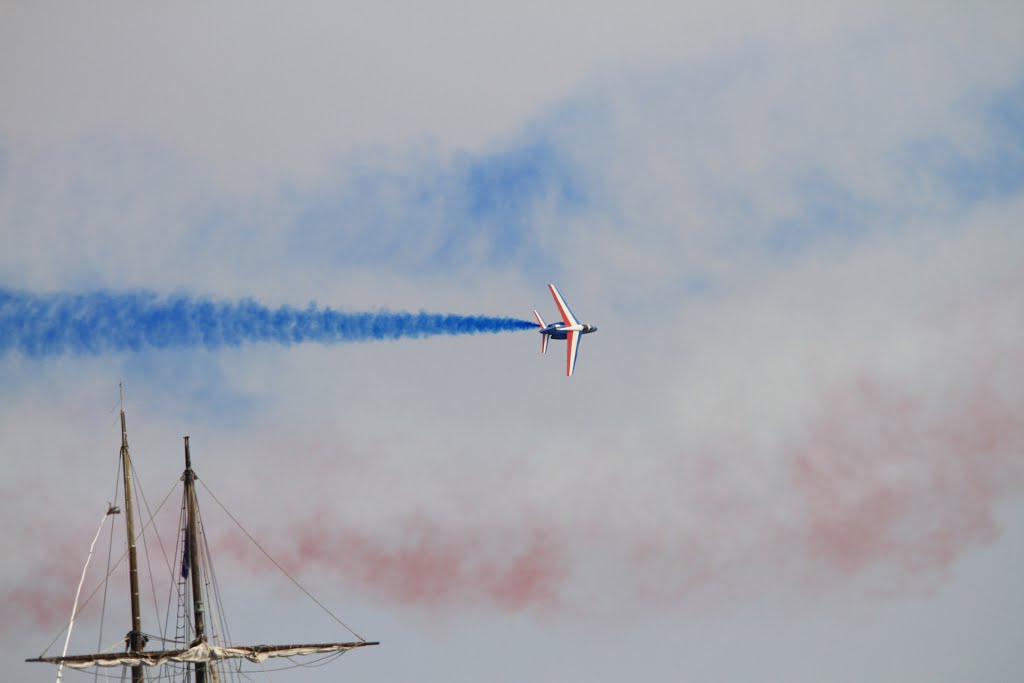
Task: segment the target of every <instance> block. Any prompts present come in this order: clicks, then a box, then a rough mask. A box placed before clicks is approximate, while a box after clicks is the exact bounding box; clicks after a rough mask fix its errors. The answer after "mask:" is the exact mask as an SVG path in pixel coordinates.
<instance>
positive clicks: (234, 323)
mask: <svg viewBox="0 0 1024 683" xmlns="http://www.w3.org/2000/svg"><path fill="white" fill-rule="evenodd" d="M533 328H536V324H534V323H532V322H529V321H527V320H517V319H515V318H495V317H488V316H480V315H452V314H441V313H426V312H422V311H421V312H419V313H392V312H390V311H377V312H368V313H345V312H342V311H336V310H333V309H330V308H318V307H316V306H315V305H314V304H310V305H309V306H308V307H307V308H305V309H299V308H294V307H291V306H281V307H279V308H268V307H267V306H264V305H262V304H259V303H257V302H256V301H253V300H252V299H242V300H240V301H234V302H216V301H211V300H209V299H206V298H194V297H189V296H183V295H175V296H170V297H166V298H160V297H158V296H157V295H156V294H154V293H152V292H144V291H140V292H127V293H115V292H106V291H100V292H91V293H86V294H70V293H58V294H33V293H31V292H25V291H18V290H8V289H0V354H7V353H11V352H21V353H23V354H25V355H27V356H31V357H40V356H53V355H60V354H66V353H67V354H99V353H105V352H111V351H142V350H145V349H167V348H188V347H202V348H207V349H219V348H222V347H225V346H229V347H237V346H240V345H242V344H243V343H246V342H270V343H275V344H285V345H288V344H299V343H302V342H319V343H321V344H334V343H341V342H368V341H377V340H383V339H401V338H403V337H411V338H417V337H429V336H434V335H456V334H478V333H486V332H490V333H496V332H510V331H514V330H526V329H533Z"/></svg>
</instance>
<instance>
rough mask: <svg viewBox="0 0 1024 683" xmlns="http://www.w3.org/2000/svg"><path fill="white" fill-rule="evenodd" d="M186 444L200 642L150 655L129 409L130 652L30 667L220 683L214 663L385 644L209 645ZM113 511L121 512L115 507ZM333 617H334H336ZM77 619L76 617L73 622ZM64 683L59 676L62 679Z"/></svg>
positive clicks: (189, 549) (190, 563) (187, 555)
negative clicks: (176, 667) (183, 667)
mask: <svg viewBox="0 0 1024 683" xmlns="http://www.w3.org/2000/svg"><path fill="white" fill-rule="evenodd" d="M184 439H185V471H184V473H183V474H182V476H181V480H182V481H183V482H184V488H185V494H184V497H185V515H186V526H185V529H186V532H185V537H186V538H185V549H184V551H183V558H182V561H183V573H184V572H185V571H187V572H189V573H190V574H191V583H192V585H191V588H192V590H191V594H192V615H193V630H194V638H193V639H192V641H191V642H190V643H189V644H188V647H182V648H178V649H170V650H146V649H145V647H146V644H147V641H148V640H149V639H148V638H147V636H146V635H145V634H144V633H143V631H142V612H141V608H140V605H139V578H138V557H137V553H136V548H135V542H136V536H135V522H134V500H133V496H132V480H131V473H132V464H131V453H130V452H129V449H128V431H127V427H126V422H125V413H124V409H123V408H122V409H121V469H122V471H123V480H124V495H125V500H124V517H125V527H126V533H127V537H128V576H129V591H130V593H131V600H130V602H131V616H132V627H131V630H130V631H129V632H128V633H127V635H126V636H125V644H126V650H125V651H124V652H122V653H113V652H100V653H94V654H83V655H63V656H60V657H45V656H41V657H37V658H33V659H27V660H25V661H27V662H46V663H49V664H57V665H59V666H62V667H65V666H66V667H69V668H73V669H85V668H89V667H93V666H98V667H115V666H128V667H131V672H132V673H131V680H132V683H145V667H155V666H161V665H164V664H168V663H172V662H178V663H186V664H191V665H192V670H193V673H194V678H193V680H194V681H195V683H207V674H208V673H210V672H212V674H213V683H217V679H218V677H217V675H216V669H213V668H211V667H210V664H211V663H212V662H218V661H222V660H232V659H245V660H248V661H250V662H254V663H262V662H264V661H266V660H267V659H268V658H271V657H296V656H303V655H316V654H330V653H341V652H345V651H348V650H352V649H355V648H361V647H366V646H370V645H379V643H378V642H376V641H367V640H363V639H360V640H356V641H350V642H333V643H300V644H288V645H228V646H219V645H215V644H211V643H210V642H208V639H207V636H206V623H205V622H206V616H205V611H206V610H205V607H204V604H203V591H202V565H201V562H202V559H201V558H202V556H201V553H200V544H199V534H198V524H197V520H198V517H199V514H198V502H197V500H196V490H195V481H196V475H195V472H194V471H193V470H192V455H191V452H190V450H189V443H188V441H189V437H187V436H186V437H184ZM111 510H115V511H116V508H113V507H111ZM332 616H333V615H332ZM72 618H73V617H72ZM58 680H59V676H58Z"/></svg>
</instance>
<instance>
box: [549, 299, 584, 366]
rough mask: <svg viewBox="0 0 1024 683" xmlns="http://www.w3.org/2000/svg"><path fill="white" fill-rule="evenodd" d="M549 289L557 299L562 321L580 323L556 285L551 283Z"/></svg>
mask: <svg viewBox="0 0 1024 683" xmlns="http://www.w3.org/2000/svg"><path fill="white" fill-rule="evenodd" d="M548 289H550V290H551V296H552V297H553V298H554V300H555V305H556V306H558V314H559V315H561V316H562V322H563V323H565V324H566V325H568V326H570V327H573V326H575V325H578V324H579V323H577V322H576V317H575V316H574V315H573V314H572V311H570V310H569V307H568V306H566V304H565V301H563V300H562V295H561V294H559V293H558V290H557V289H555V286H554V285H552V284H549V285H548ZM575 355H576V352H575V351H573V356H575Z"/></svg>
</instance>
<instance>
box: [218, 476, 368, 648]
mask: <svg viewBox="0 0 1024 683" xmlns="http://www.w3.org/2000/svg"><path fill="white" fill-rule="evenodd" d="M199 483H200V484H201V485H202V487H203V490H204V491H206V492H207V493H208V494H210V497H211V498H213V500H214V501H215V502H216V503H217V505H219V506H220V509H221V510H223V511H224V514H226V515H227V516H228V517H230V518H231V521H232V522H234V523H235V526H237V527H238V528H239V529H241V530H242V533H243V534H245V535H246V536H247V537H248V538H249V540H250V541H252V543H253V545H255V546H256V547H257V548H259V550H260V552H261V553H263V555H264V556H266V558H267V559H268V560H270V561H271V562H272V563H273V564H274V566H275V567H277V568H278V569H279V570H281V573H282V574H284V575H285V576H287V577H288V580H289V581H291V582H292V583H294V584H295V586H296V587H297V588H298V589H299V590H301V591H302V592H303V593H305V594H306V597H308V598H309V599H310V600H312V601H313V602H314V603H316V604H317V606H318V607H320V609H322V610H323V611H324V612H326V613H327V614H328V615H329V616H330V617H331V618H332V619H334V620H335V621H336V622H338V623H339V624H341V625H342V626H343V627H344V628H345V629H346V630H347V631H348V632H349V633H351V634H352V635H354V636H355V637H356V638H358V639H359V640H361V641H363V642H364V643H365V642H366V638H363V637H362V636H361V635H359V634H358V633H356V631H355V630H354V629H353V628H352V627H351V626H349V625H348V624H346V623H345V622H343V621H342V620H341V619H339V618H338V617H337V616H335V615H334V613H333V612H331V610H329V609H327V607H325V606H324V604H323V603H322V602H320V601H319V600H317V599H316V598H315V597H313V594H312V593H310V592H309V591H308V590H306V588H305V586H303V585H302V584H301V583H299V582H298V581H297V580H296V579H295V578H294V577H293V576H292V575H291V574H289V573H288V571H287V570H286V569H285V568H284V567H282V566H281V565H280V564H278V562H277V560H275V559H274V558H273V557H271V556H270V553H268V552H267V551H266V550H264V549H263V546H261V545H260V544H259V542H258V541H257V540H256V539H255V538H253V536H252V534H250V533H249V532H248V531H246V529H245V527H244V526H242V524H241V522H239V521H238V520H237V519H235V516H234V515H232V514H231V512H229V511H228V509H227V508H226V507H224V504H223V503H221V502H220V500H219V499H218V498H217V496H215V495H213V491H211V490H210V489H209V488H208V487H207V486H206V484H204V483H203V482H202V480H199Z"/></svg>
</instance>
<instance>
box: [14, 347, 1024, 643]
mask: <svg viewBox="0 0 1024 683" xmlns="http://www.w3.org/2000/svg"><path fill="white" fill-rule="evenodd" d="M1022 369H1024V354H1021V352H1019V351H1015V352H1013V353H1009V354H1003V355H998V354H992V355H991V356H990V358H989V359H987V360H986V361H985V362H982V363H973V364H972V363H965V364H961V366H960V367H959V370H958V372H959V374H954V373H951V372H947V373H946V374H947V375H949V376H947V377H944V378H942V379H943V381H942V382H940V383H939V384H940V385H941V388H938V389H935V390H933V391H931V393H929V392H925V391H923V390H922V388H921V386H922V385H923V384H925V383H924V382H921V381H914V382H909V383H907V382H899V381H895V380H892V379H885V378H883V377H882V376H881V375H869V374H864V375H862V376H861V377H860V378H858V379H853V380H850V381H849V382H847V383H845V384H844V385H840V386H835V387H832V388H831V389H828V390H825V391H822V392H821V394H820V399H819V400H818V401H817V403H816V405H818V406H820V407H819V408H818V409H817V410H815V411H812V412H811V413H810V414H809V415H807V417H806V419H805V420H804V422H803V424H802V425H801V426H800V427H799V428H798V430H797V431H796V432H794V433H792V434H791V435H790V437H789V438H788V439H786V440H785V441H784V442H783V443H784V445H781V446H779V445H776V446H774V447H768V448H769V449H773V450H771V452H769V453H767V456H766V457H758V458H750V457H745V456H747V455H749V453H748V452H745V448H744V444H743V443H741V442H740V441H739V440H738V439H734V440H732V441H731V442H730V443H727V444H719V445H718V446H717V447H716V448H710V447H708V448H707V449H706V450H703V451H700V455H699V456H693V457H680V458H676V459H669V458H665V459H663V460H662V461H657V460H652V462H655V465H653V466H652V469H651V474H649V475H645V476H647V477H648V478H649V480H648V479H641V480H639V485H638V486H637V487H636V489H635V490H633V489H632V488H631V485H625V484H624V482H625V481H627V480H625V479H624V478H623V475H624V474H625V473H627V472H630V471H632V469H633V468H634V467H635V466H636V464H637V458H639V457H640V456H639V455H638V454H635V453H633V454H631V453H629V452H628V448H629V447H628V445H624V446H623V455H622V457H616V458H604V459H602V460H601V461H600V462H601V463H603V465H601V466H598V462H597V458H596V457H594V453H593V452H586V453H581V454H579V455H578V457H575V456H574V457H573V458H572V462H569V463H566V462H563V463H562V464H563V465H565V464H568V465H570V466H574V467H578V468H579V470H580V474H579V478H578V479H577V480H576V481H575V482H574V483H573V484H572V485H573V486H578V487H579V489H581V490H582V491H584V492H585V493H586V495H575V494H576V493H577V491H565V490H558V491H554V492H552V493H551V494H550V495H551V496H552V497H550V498H548V499H547V500H546V503H544V502H538V499H537V496H536V492H535V491H533V490H532V489H531V484H530V481H531V478H530V477H529V476H525V475H524V476H523V477H521V478H515V477H511V476H509V477H504V475H501V476H498V475H494V474H493V473H492V472H491V470H490V469H489V468H483V469H480V470H479V471H476V472H473V471H472V470H471V467H470V466H468V465H466V464H465V463H460V466H461V467H460V476H459V477H451V476H450V472H439V473H437V474H436V475H434V476H433V478H431V479H430V480H429V481H425V482H424V484H425V488H426V489H428V490H430V491H431V492H432V493H430V494H427V495H425V496H424V497H423V498H421V499H415V500H407V499H405V498H401V497H395V498H394V499H392V498H389V497H387V496H382V500H381V503H380V504H381V505H383V506H384V507H383V508H378V509H380V510H383V511H384V512H386V513H387V514H386V515H383V517H384V519H386V520H387V521H385V522H383V523H381V524H379V525H377V526H374V525H373V523H372V522H367V521H365V520H367V519H371V518H372V517H373V514H372V513H370V512H367V511H366V510H362V513H363V514H361V515H358V516H350V514H349V513H353V512H355V510H348V509H346V508H345V505H346V503H345V502H341V501H344V500H345V499H346V495H347V494H351V493H352V492H354V491H356V490H358V489H360V488H363V487H367V488H368V489H369V490H383V489H381V478H382V477H386V476H387V475H388V474H389V470H388V466H387V465H386V464H385V465H384V466H383V469H382V470H373V469H372V467H373V460H372V459H364V458H358V457H354V456H349V457H347V458H339V459H338V461H337V463H336V465H335V466H336V468H338V469H339V470H343V471H335V472H333V473H332V474H331V475H330V476H326V475H324V473H323V472H324V471H327V470H326V466H325V468H324V470H321V469H320V468H316V471H317V472H318V475H317V477H318V478H317V480H316V481H315V482H313V484H314V486H313V487H311V488H310V489H308V496H307V499H306V500H303V501H302V503H301V504H300V505H289V506H284V507H282V508H280V509H275V516H278V515H281V516H283V518H282V521H283V523H284V525H285V526H283V527H278V528H277V532H276V533H275V532H274V531H270V532H263V531H261V532H259V533H257V534H256V535H257V536H258V537H260V539H261V541H262V542H263V543H264V546H265V547H266V548H267V549H268V550H269V551H270V552H271V553H272V554H273V555H274V557H275V558H276V559H277V560H278V561H280V562H282V564H284V565H285V566H286V567H287V568H288V569H289V570H290V571H291V570H294V571H295V572H297V573H298V575H299V576H300V577H301V576H302V575H303V574H309V573H318V574H326V575H329V576H331V577H335V578H337V579H338V580H339V581H340V582H342V583H343V584H344V585H346V586H348V587H351V588H352V589H353V590H357V591H359V592H360V593H363V594H365V595H367V596H368V597H369V598H370V599H377V600H382V601H386V602H391V603H394V604H398V605H404V606H409V607H413V608H416V609H428V610H436V609H441V608H468V609H484V610H497V611H511V612H518V611H523V610H535V609H537V610H542V611H550V610H560V611H561V610H577V609H579V608H580V606H581V603H586V604H587V605H591V606H592V605H594V604H607V605H610V607H609V608H610V609H619V608H620V607H619V606H620V605H625V604H631V605H635V607H634V609H636V608H639V609H652V608H654V609H657V608H669V609H676V608H680V607H684V606H686V605H687V604H688V602H687V601H688V600H689V598H690V597H691V596H692V595H693V594H694V593H695V592H697V593H699V592H701V591H704V590H710V591H711V592H712V593H713V592H715V590H717V589H716V586H717V587H721V586H723V585H727V583H728V581H729V580H730V578H729V577H730V576H732V575H734V574H737V573H739V574H742V573H743V572H744V571H750V568H751V567H754V568H756V571H757V572H758V573H759V575H762V573H763V575H765V576H772V577H777V576H785V574H786V569H787V567H793V566H796V567H797V569H798V571H799V572H800V574H801V575H802V576H804V577H805V578H807V579H808V580H809V581H808V582H806V583H804V582H797V583H796V584H793V583H791V584H790V585H789V586H788V587H789V588H792V589H800V588H801V587H804V588H819V589H820V588H822V587H825V588H841V587H844V586H849V585H854V583H855V580H856V579H858V577H864V576H868V577H872V578H873V579H877V580H878V581H881V582H883V583H882V586H883V587H885V588H892V587H893V586H895V587H896V588H902V587H903V586H904V585H905V584H906V581H907V580H912V581H915V582H916V581H918V580H919V579H921V578H922V577H923V578H929V577H931V578H935V577H941V575H942V573H943V572H944V570H946V569H947V568H949V567H950V566H951V564H952V563H953V562H955V561H956V560H957V559H958V558H959V557H960V556H961V555H962V554H963V553H964V552H965V551H967V550H969V549H971V548H973V547H977V546H978V545H981V544H984V543H986V542H988V541H990V540H991V539H992V538H993V537H994V535H995V533H996V531H997V530H996V525H995V521H994V515H995V509H996V505H997V504H998V503H999V501H1000V500H1002V499H1004V498H1005V497H1008V496H1012V495H1015V494H1018V493H1019V492H1020V491H1021V488H1022V482H1024V420H1022V419H1021V415H1024V396H1022V395H1021V390H1020V388H1019V386H1020V378H1021V377H1022V375H1024V373H1022ZM917 379H918V380H919V379H920V378H917ZM694 448H695V449H696V448H700V446H699V444H698V445H695V446H694ZM583 450H584V451H586V448H585V447H583ZM684 455H685V454H684ZM759 455H760V454H759ZM631 458H632V459H631ZM617 463H618V464H617ZM658 463H661V464H658ZM430 471H431V470H430V468H427V469H424V470H423V471H418V472H417V476H425V477H430V476H431V475H430ZM542 474H543V472H542ZM502 477H504V478H502ZM499 480H500V481H499ZM655 480H657V481H656V482H655ZM262 481H263V483H267V482H266V480H265V479H263V480H262ZM567 481H568V480H567ZM628 481H632V480H628ZM652 482H653V483H657V484H658V485H659V486H660V488H658V489H655V493H654V494H652V493H651V491H650V490H647V489H643V487H644V486H649V485H651V484H652ZM338 483H343V484H344V486H348V487H350V488H349V489H346V491H344V492H341V491H338V490H335V489H334V488H332V487H334V486H337V484H338ZM243 485H244V483H243ZM261 485H263V484H261ZM566 485H569V484H566ZM271 488H272V484H271ZM466 489H472V490H473V494H472V495H469V496H468V498H467V494H466ZM481 490H483V491H484V493H480V491H481ZM487 492H490V494H491V495H490V496H488V495H486V493H487ZM610 492H614V493H616V495H618V496H619V497H617V498H615V499H614V500H606V498H607V497H608V496H609V495H611V494H610ZM282 493H286V492H284V491H282ZM438 496H441V497H444V499H442V498H438ZM499 496H500V497H499ZM275 498H276V496H275ZM563 498H569V499H571V500H572V501H573V504H572V505H566V504H565V503H564V501H563ZM453 499H455V500H459V501H460V502H461V501H463V500H468V502H469V505H467V506H466V509H467V510H469V512H467V513H466V514H464V515H461V516H458V517H446V516H445V512H444V511H445V510H446V509H448V508H447V507H446V506H445V505H442V504H441V503H442V501H443V500H448V501H450V500H453ZM360 500H361V502H360V503H352V505H355V506H358V505H365V504H366V502H367V500H368V499H367V498H366V497H365V496H364V497H363V498H362V499H360ZM498 501H500V502H498ZM517 501H519V503H520V504H517ZM526 501H530V502H529V503H527V502H526ZM474 503H475V504H476V505H477V507H478V509H477V510H476V511H473V510H474V508H472V506H471V505H472V504H474ZM402 510H404V512H402ZM478 513H479V514H478ZM65 545H67V544H65ZM211 545H212V546H214V547H215V552H217V553H218V557H220V558H223V557H225V556H227V557H229V558H231V559H233V560H234V563H235V564H236V565H238V567H239V568H242V569H243V570H245V571H249V572H256V573H263V572H271V571H273V568H272V566H271V565H270V564H269V563H268V562H267V561H266V559H265V558H262V556H261V555H260V553H259V551H258V550H256V549H255V548H253V547H252V546H251V545H250V544H249V543H248V541H247V540H245V539H244V538H242V537H240V536H239V535H238V534H237V533H225V534H224V535H223V536H222V537H218V539H217V540H216V542H213V541H212V540H211ZM83 552H84V550H83ZM72 564H74V563H72ZM879 572H881V574H879ZM67 574H68V575H67V576H64V577H58V576H54V577H50V578H47V579H46V581H45V583H46V586H47V588H40V589H39V590H36V589H35V588H32V587H31V585H32V584H31V582H29V581H28V580H27V579H26V578H23V579H22V580H20V582H19V583H18V584H17V585H15V586H12V587H11V588H9V589H7V590H5V595H4V596H2V597H3V598H4V599H5V603H6V604H8V605H13V606H15V608H14V609H13V610H11V611H12V612H13V613H14V614H15V617H14V619H11V620H9V625H10V623H11V622H12V621H13V622H15V623H18V622H19V620H20V623H29V624H30V625H36V626H40V625H42V626H46V627H50V626H53V625H58V624H60V623H62V622H63V621H64V620H65V619H66V614H64V611H65V610H66V609H67V605H68V604H70V603H69V601H70V599H71V597H70V591H71V590H72V588H71V587H73V584H74V580H75V576H74V571H69V572H67ZM26 576H27V575H26ZM773 580H774V578H773ZM723 582H726V583H725V584H723ZM762 587H763V586H762ZM50 588H53V589H54V590H53V591H52V592H51V590H50ZM61 588H66V591H65V592H66V593H67V594H68V597H67V598H66V599H63V598H61V597H60V596H61V595H62V593H61V591H60V589H61ZM774 588H775V586H772V589H773V590H774ZM51 596H57V597H55V598H51ZM594 598H598V599H596V600H595V599H594ZM606 598H607V600H606ZM633 598H637V600H634V599H633ZM19 613H23V616H20V617H19V616H18V614H19Z"/></svg>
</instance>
